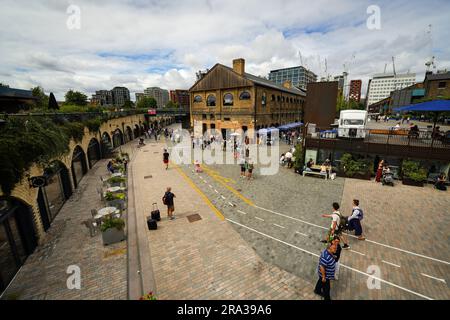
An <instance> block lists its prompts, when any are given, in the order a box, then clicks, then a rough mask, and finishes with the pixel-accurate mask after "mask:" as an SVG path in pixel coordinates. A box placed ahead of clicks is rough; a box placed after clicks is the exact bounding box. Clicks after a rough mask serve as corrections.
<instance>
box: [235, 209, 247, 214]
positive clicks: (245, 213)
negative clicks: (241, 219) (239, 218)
mask: <svg viewBox="0 0 450 320" xmlns="http://www.w3.org/2000/svg"><path fill="white" fill-rule="evenodd" d="M237 212H239V213H242V214H247V212H244V211H241V210H238V211H237Z"/></svg>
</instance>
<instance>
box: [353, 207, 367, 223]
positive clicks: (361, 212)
mask: <svg viewBox="0 0 450 320" xmlns="http://www.w3.org/2000/svg"><path fill="white" fill-rule="evenodd" d="M358 210H359V215H358V219H359V220H362V219H364V212H363V211H362V209H361V208H358ZM353 211H355V209H353V210H352V214H353Z"/></svg>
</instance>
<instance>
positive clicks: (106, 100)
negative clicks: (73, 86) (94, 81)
mask: <svg viewBox="0 0 450 320" xmlns="http://www.w3.org/2000/svg"><path fill="white" fill-rule="evenodd" d="M91 102H92V103H94V104H97V105H100V106H111V105H113V103H114V101H113V95H112V91H109V90H99V91H95V94H93V95H92V100H91Z"/></svg>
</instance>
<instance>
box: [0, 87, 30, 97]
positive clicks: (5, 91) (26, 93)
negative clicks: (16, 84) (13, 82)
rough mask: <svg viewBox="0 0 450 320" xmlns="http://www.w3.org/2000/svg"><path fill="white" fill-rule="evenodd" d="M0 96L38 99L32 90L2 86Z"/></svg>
mask: <svg viewBox="0 0 450 320" xmlns="http://www.w3.org/2000/svg"><path fill="white" fill-rule="evenodd" d="M0 97H8V98H22V99H24V98H25V99H36V97H34V96H33V93H32V92H31V91H30V90H23V89H14V88H8V87H2V86H0Z"/></svg>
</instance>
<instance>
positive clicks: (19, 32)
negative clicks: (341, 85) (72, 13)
mask: <svg viewBox="0 0 450 320" xmlns="http://www.w3.org/2000/svg"><path fill="white" fill-rule="evenodd" d="M70 4H75V5H78V6H79V7H80V9H81V29H80V30H69V29H67V27H66V20H67V18H68V14H67V13H66V9H67V7H68V5H69V1H56V0H52V1H40V2H37V1H31V0H30V1H26V3H24V1H21V3H20V4H18V3H17V1H13V0H4V1H3V3H2V11H1V12H0V28H1V30H5V31H4V32H2V33H1V34H0V42H1V43H2V45H1V47H0V81H1V82H2V83H9V84H10V85H11V86H14V87H20V88H29V87H31V86H35V85H41V86H43V87H44V88H45V89H46V91H47V92H49V91H53V92H54V93H55V94H56V97H57V99H63V96H64V93H65V92H66V91H67V90H68V89H76V90H81V91H84V92H86V93H88V94H91V93H93V92H94V91H95V90H98V89H108V88H112V87H114V86H116V85H125V86H127V87H128V88H129V89H130V91H132V93H133V94H132V96H133V97H134V92H136V91H142V90H143V89H144V88H145V87H148V86H161V87H163V88H166V89H175V88H189V87H190V86H191V85H192V84H193V83H194V81H195V72H196V71H198V70H199V69H205V68H210V67H212V66H213V65H214V64H215V63H217V62H220V63H224V64H226V65H231V60H232V59H233V58H237V57H243V58H245V59H246V62H247V71H248V72H250V73H253V74H256V75H263V76H264V75H267V73H268V72H269V71H270V70H271V69H275V68H281V67H288V66H293V65H298V64H299V63H300V58H299V55H298V51H301V53H302V57H303V62H304V63H305V64H306V65H307V66H308V67H310V68H311V69H312V70H313V71H314V72H316V73H317V74H319V75H324V59H325V58H326V59H327V65H328V70H327V72H328V73H329V74H331V75H336V74H339V73H341V72H342V71H343V64H344V63H345V64H346V65H347V67H348V70H349V72H350V79H357V78H360V79H363V81H364V84H366V83H367V80H368V79H369V77H370V76H371V75H372V74H374V73H379V72H382V71H383V70H384V66H385V64H386V63H387V64H388V67H387V70H388V71H390V70H392V63H391V57H392V56H395V57H396V69H397V71H398V72H406V71H407V70H410V71H411V72H417V73H418V78H417V80H421V79H422V77H423V73H424V69H425V66H424V63H425V61H426V59H427V58H429V56H430V55H431V54H434V55H436V59H437V63H438V66H439V67H440V68H444V67H447V68H449V67H450V49H449V47H448V40H447V38H448V35H447V30H448V29H449V27H450V22H449V19H448V12H449V10H450V4H449V2H448V1H444V0H440V1H439V0H434V1H426V2H423V1H406V0H401V1H396V2H395V3H394V2H393V1H378V5H379V6H380V7H381V19H382V20H381V30H368V29H367V28H366V23H365V21H366V19H367V17H368V15H367V13H366V8H367V7H368V6H369V5H371V4H372V2H371V1H358V2H357V4H355V1H350V0H341V1H324V0H320V1H318V0H316V1H296V0H282V1H271V0H265V1H261V0H248V1H239V0H235V1H225V0H203V1H200V0H199V1H181V0H175V1H154V0H153V1H144V0H133V1H106V0H101V1H95V2H92V1H87V0H73V1H70ZM429 24H432V25H433V27H432V30H433V33H432V34H433V46H432V47H431V44H430V41H429V39H430V37H429V35H428V34H427V33H426V31H427V29H428V25H429ZM432 48H433V50H432ZM353 55H355V58H354V59H352V56H353ZM319 57H320V60H321V63H319ZM363 88H364V87H363ZM363 91H365V89H363ZM363 94H364V92H363Z"/></svg>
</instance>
